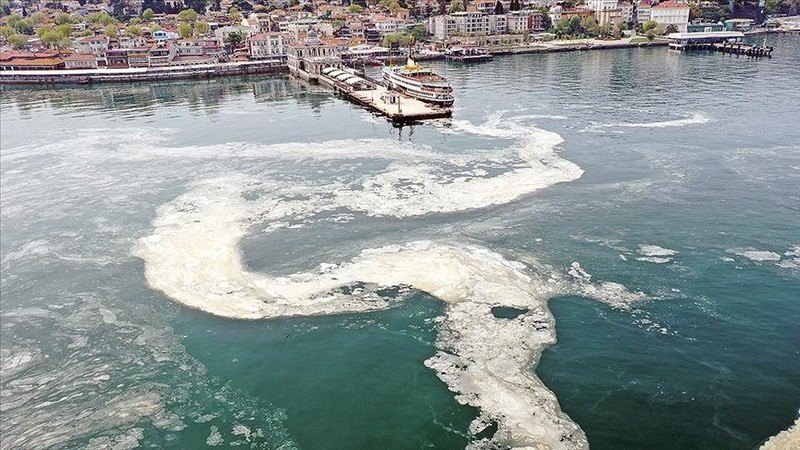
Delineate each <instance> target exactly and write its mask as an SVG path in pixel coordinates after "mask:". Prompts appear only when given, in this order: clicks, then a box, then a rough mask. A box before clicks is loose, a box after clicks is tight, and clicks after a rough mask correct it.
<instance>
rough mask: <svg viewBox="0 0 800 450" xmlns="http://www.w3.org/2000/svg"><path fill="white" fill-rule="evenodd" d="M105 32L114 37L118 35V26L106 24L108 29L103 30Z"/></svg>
mask: <svg viewBox="0 0 800 450" xmlns="http://www.w3.org/2000/svg"><path fill="white" fill-rule="evenodd" d="M103 34H105V35H106V36H108V37H109V38H112V39H113V38H115V37H117V27H116V26H115V25H108V26H106V29H105V30H104V31H103Z"/></svg>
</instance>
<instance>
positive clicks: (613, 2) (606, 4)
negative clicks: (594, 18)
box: [586, 0, 618, 11]
mask: <svg viewBox="0 0 800 450" xmlns="http://www.w3.org/2000/svg"><path fill="white" fill-rule="evenodd" d="M617 3H618V2H617V0H586V6H587V7H588V8H589V9H592V10H595V11H602V10H604V9H617V7H618V5H617Z"/></svg>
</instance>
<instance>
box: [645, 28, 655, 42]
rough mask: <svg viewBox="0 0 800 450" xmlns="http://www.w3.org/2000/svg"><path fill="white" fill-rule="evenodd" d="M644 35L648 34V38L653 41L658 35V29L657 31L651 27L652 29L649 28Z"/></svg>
mask: <svg viewBox="0 0 800 450" xmlns="http://www.w3.org/2000/svg"><path fill="white" fill-rule="evenodd" d="M644 35H645V36H647V40H648V41H652V40H653V39H655V37H656V31H655V30H653V29H650V30H647V31H646V32H645V33H644Z"/></svg>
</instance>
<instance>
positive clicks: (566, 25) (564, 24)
mask: <svg viewBox="0 0 800 450" xmlns="http://www.w3.org/2000/svg"><path fill="white" fill-rule="evenodd" d="M553 28H555V33H556V35H558V36H559V37H561V36H567V35H570V34H572V27H571V26H570V19H569V18H567V17H562V18H560V19H558V22H556V24H555V26H554V27H553Z"/></svg>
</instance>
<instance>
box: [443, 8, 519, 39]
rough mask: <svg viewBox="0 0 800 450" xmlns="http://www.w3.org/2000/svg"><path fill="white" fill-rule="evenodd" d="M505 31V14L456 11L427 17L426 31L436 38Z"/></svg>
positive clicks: (506, 29) (506, 27)
mask: <svg viewBox="0 0 800 450" xmlns="http://www.w3.org/2000/svg"><path fill="white" fill-rule="evenodd" d="M507 31H508V22H507V19H506V16H505V15H489V14H484V13H481V12H458V13H454V14H448V15H442V16H434V17H431V18H430V19H428V32H429V33H430V34H432V35H433V36H434V37H435V38H436V39H447V38H449V37H451V36H454V35H460V36H477V35H486V36H488V35H492V34H502V33H506V32H507Z"/></svg>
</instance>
